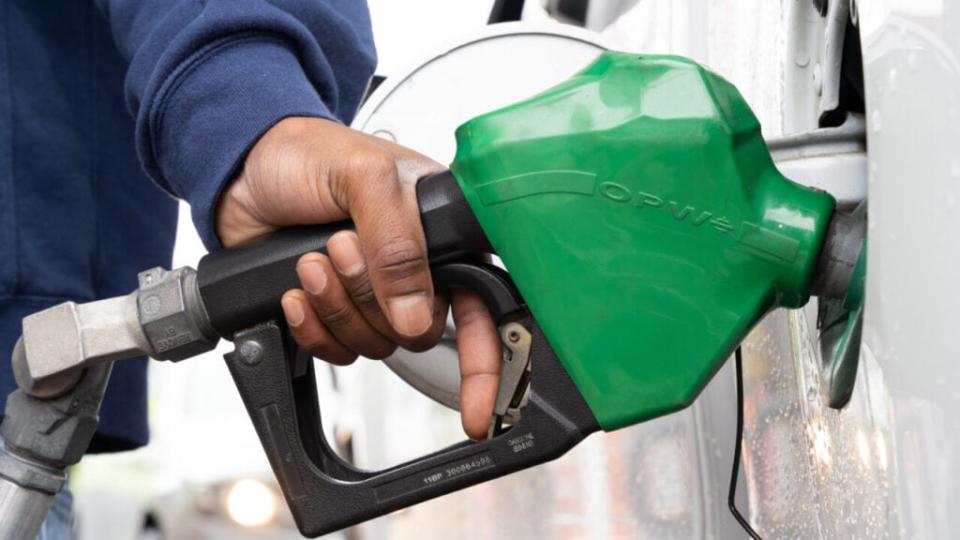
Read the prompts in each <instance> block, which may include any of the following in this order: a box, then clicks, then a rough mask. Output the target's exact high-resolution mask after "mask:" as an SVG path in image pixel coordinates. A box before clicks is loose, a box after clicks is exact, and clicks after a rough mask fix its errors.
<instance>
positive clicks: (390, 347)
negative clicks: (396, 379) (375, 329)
mask: <svg viewBox="0 0 960 540" xmlns="http://www.w3.org/2000/svg"><path fill="white" fill-rule="evenodd" d="M396 350H397V346H396V344H393V343H390V342H384V343H382V344H378V345H376V346H374V347H371V348H370V349H369V350H367V351H364V353H363V355H364V356H366V357H367V358H370V359H372V360H383V359H384V358H387V357H388V356H390V355H391V354H393V353H394V352H395V351H396Z"/></svg>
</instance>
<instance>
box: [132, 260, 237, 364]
mask: <svg viewBox="0 0 960 540" xmlns="http://www.w3.org/2000/svg"><path fill="white" fill-rule="evenodd" d="M137 277H138V279H139V280H140V288H139V289H138V290H137V307H138V312H139V321H140V325H141V326H142V327H143V333H144V334H145V335H146V338H147V341H148V342H149V343H150V347H151V349H152V352H151V353H150V356H152V357H153V358H156V359H158V360H173V361H178V360H184V359H186V358H190V357H192V356H196V355H198V354H200V353H204V352H207V351H209V350H212V349H213V348H214V347H216V345H217V341H219V337H218V336H217V333H216V331H215V330H214V329H213V325H212V324H210V317H209V316H208V315H207V310H206V308H204V306H203V301H202V300H201V299H200V289H199V286H198V284H197V272H196V270H194V269H193V268H189V267H183V268H177V269H176V270H171V271H169V272H168V271H166V270H164V269H163V268H160V267H159V266H158V267H156V268H151V269H150V270H145V271H143V272H140V274H139V275H138V276H137Z"/></svg>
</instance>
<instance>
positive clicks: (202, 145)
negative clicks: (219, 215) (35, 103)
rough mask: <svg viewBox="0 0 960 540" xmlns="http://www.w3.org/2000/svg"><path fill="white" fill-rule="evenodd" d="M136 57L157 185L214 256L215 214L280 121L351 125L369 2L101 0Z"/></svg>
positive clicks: (141, 133) (134, 99) (141, 121)
mask: <svg viewBox="0 0 960 540" xmlns="http://www.w3.org/2000/svg"><path fill="white" fill-rule="evenodd" d="M98 2H99V7H100V9H101V11H102V13H103V14H104V16H105V17H106V18H107V20H108V24H109V25H110V28H111V31H112V33H113V35H114V39H115V42H116V45H117V47H118V48H119V50H120V52H121V53H122V54H123V55H124V56H125V57H126V58H127V60H128V61H129V63H130V65H129V69H128V72H127V77H126V83H125V84H126V88H125V93H126V99H127V104H128V106H129V108H130V110H131V113H132V114H133V115H134V117H135V118H136V141H137V151H138V153H139V156H140V160H141V162H142V163H143V166H144V168H145V170H146V171H147V173H148V174H149V175H150V177H151V178H153V179H154V181H156V182H157V183H158V184H159V185H160V186H161V187H163V188H164V189H165V190H166V191H168V192H169V193H171V194H173V195H174V196H177V197H180V198H182V199H185V200H186V201H187V202H189V203H190V207H191V213H192V217H193V221H194V224H195V225H196V227H197V230H198V232H199V233H200V236H201V238H202V239H203V241H204V243H205V244H206V246H207V248H208V249H217V248H218V247H219V246H220V242H219V240H218V238H217V235H216V231H215V228H214V216H213V213H214V210H215V209H216V204H217V200H218V198H219V196H220V193H221V191H222V190H223V188H224V187H225V185H226V184H227V182H229V181H230V179H231V178H232V177H233V176H234V175H235V174H236V173H237V172H238V168H239V167H240V166H241V165H242V161H243V158H244V157H245V156H246V153H247V151H248V150H249V149H250V147H251V146H252V145H253V144H254V143H255V142H256V141H257V139H258V138H259V137H260V136H261V135H262V134H263V133H264V132H265V131H267V130H268V129H269V128H270V127H271V126H273V125H274V124H276V123H277V122H278V121H280V120H282V119H283V118H286V117H289V116H311V117H321V118H328V119H333V120H338V121H341V122H344V123H348V122H350V120H351V119H352V117H353V115H354V113H355V112H356V108H357V107H358V106H359V103H360V101H361V99H362V97H363V94H364V92H365V90H366V87H367V84H368V81H369V78H370V76H371V75H372V73H373V69H374V67H375V65H376V55H375V51H374V47H373V39H372V36H371V30H370V18H369V13H368V11H367V5H366V2H365V1H363V0H326V1H309V2H308V1H304V0H289V1H283V0H273V1H267V0H205V1H201V0H178V1H171V0H98Z"/></svg>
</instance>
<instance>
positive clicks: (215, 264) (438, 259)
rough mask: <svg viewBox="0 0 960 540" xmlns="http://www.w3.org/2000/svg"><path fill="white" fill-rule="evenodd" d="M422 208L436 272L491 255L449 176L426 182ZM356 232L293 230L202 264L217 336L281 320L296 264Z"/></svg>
mask: <svg viewBox="0 0 960 540" xmlns="http://www.w3.org/2000/svg"><path fill="white" fill-rule="evenodd" d="M417 202H418V204H419V206H420V222H421V224H422V225H423V232H424V235H425V236H426V240H427V253H428V256H429V257H430V264H431V266H434V265H436V264H438V263H442V262H448V261H452V260H456V259H463V258H469V257H476V256H477V255H481V254H484V253H492V251H493V250H492V248H491V247H490V243H489V241H488V240H487V237H486V235H484V233H483V229H482V228H481V227H480V224H479V223H478V222H477V219H476V217H475V216H474V215H473V211H472V210H471V209H470V205H469V204H468V203H467V200H466V198H465V197H464V195H463V191H462V190H461V189H460V186H459V184H458V183H457V180H456V178H454V176H453V174H452V173H451V172H450V171H444V172H442V173H439V174H436V175H433V176H430V177H427V178H424V179H422V180H421V181H420V182H419V183H418V184H417ZM352 228H353V223H352V222H350V221H341V222H338V223H328V224H325V225H311V226H302V227H289V228H286V229H283V230H280V231H277V232H275V233H271V234H269V235H266V236H263V237H261V238H258V239H256V240H254V241H252V242H250V243H247V244H245V245H242V246H238V247H236V248H231V249H225V250H221V251H216V252H213V253H210V254H208V255H207V256H205V257H204V258H203V259H201V260H200V264H199V265H198V267H197V282H198V284H199V289H200V297H201V299H202V301H203V305H204V307H205V308H206V310H207V314H208V315H209V317H210V322H211V323H212V324H213V327H214V329H215V330H216V331H217V333H218V334H219V335H221V336H223V337H225V338H228V339H230V338H231V337H232V336H233V334H234V333H235V332H237V331H238V330H241V329H244V328H250V327H251V326H254V325H256V324H259V323H261V322H264V321H269V320H277V319H278V318H279V317H281V308H280V298H281V297H282V296H283V294H284V293H285V292H286V291H288V290H290V289H295V288H297V287H299V286H300V282H299V279H298V278H297V273H296V264H297V260H298V259H299V258H300V257H301V256H302V255H304V254H305V253H310V252H313V251H318V252H321V253H326V250H327V240H329V239H330V237H331V236H333V234H334V233H336V232H338V231H341V230H344V229H352Z"/></svg>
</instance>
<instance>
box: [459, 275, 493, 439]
mask: <svg viewBox="0 0 960 540" xmlns="http://www.w3.org/2000/svg"><path fill="white" fill-rule="evenodd" d="M453 320H454V323H455V324H456V325H457V349H458V350H459V351H460V416H461V422H462V423H463V430H464V431H465V432H466V433H467V436H469V437H470V438H471V439H474V440H480V439H483V438H484V437H486V434H487V428H488V427H489V426H490V422H491V417H492V415H493V406H494V402H495V401H496V397H497V385H498V383H499V380H500V364H501V362H502V353H501V350H500V338H499V336H498V335H497V329H496V327H495V326H494V324H493V320H492V319H491V318H490V313H489V312H488V311H487V307H486V306H485V305H484V303H483V300H482V299H481V298H480V297H479V296H477V295H476V294H474V293H472V292H468V291H462V290H457V291H455V292H454V294H453Z"/></svg>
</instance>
